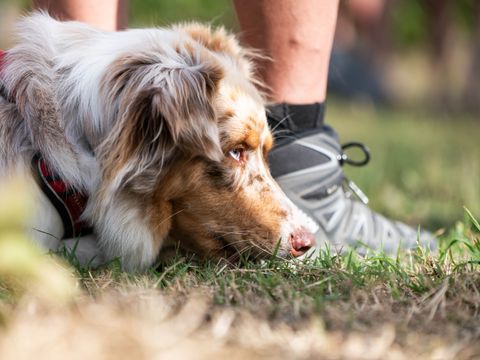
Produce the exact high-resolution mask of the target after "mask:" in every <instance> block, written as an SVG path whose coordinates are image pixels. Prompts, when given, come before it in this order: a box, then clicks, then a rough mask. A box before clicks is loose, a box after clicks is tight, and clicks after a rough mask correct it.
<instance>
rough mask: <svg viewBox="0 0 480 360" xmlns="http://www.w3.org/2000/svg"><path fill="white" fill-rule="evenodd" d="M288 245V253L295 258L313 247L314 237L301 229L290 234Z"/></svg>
mask: <svg viewBox="0 0 480 360" xmlns="http://www.w3.org/2000/svg"><path fill="white" fill-rule="evenodd" d="M290 244H291V245H292V249H291V250H290V253H291V254H292V255H293V256H295V257H297V256H300V255H303V254H305V253H306V252H307V251H308V250H309V249H310V248H311V247H312V246H313V245H315V237H314V236H313V235H312V234H311V233H310V232H309V231H307V229H305V228H303V227H301V228H299V229H296V230H295V231H294V232H292V233H291V234H290Z"/></svg>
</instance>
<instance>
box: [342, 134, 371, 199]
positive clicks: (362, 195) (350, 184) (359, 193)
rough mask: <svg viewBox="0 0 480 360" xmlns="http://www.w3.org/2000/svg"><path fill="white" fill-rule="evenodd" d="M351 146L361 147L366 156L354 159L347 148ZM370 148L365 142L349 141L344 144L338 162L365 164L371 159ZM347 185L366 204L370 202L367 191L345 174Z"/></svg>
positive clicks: (356, 164)
mask: <svg viewBox="0 0 480 360" xmlns="http://www.w3.org/2000/svg"><path fill="white" fill-rule="evenodd" d="M351 148H359V149H360V150H362V152H363V155H364V158H363V159H361V160H353V159H352V158H350V157H349V156H348V154H347V152H346V151H347V150H348V149H351ZM370 158H371V157H370V150H369V149H368V147H366V146H365V145H364V144H362V143H360V142H349V143H346V144H343V145H342V152H341V154H339V155H338V156H337V159H338V162H339V163H340V165H341V166H343V165H344V164H348V165H352V166H357V167H358V166H365V165H367V164H368V163H369V161H370ZM344 184H345V186H346V187H347V188H348V189H349V190H350V191H349V192H348V193H353V194H355V195H356V197H357V198H358V199H359V200H360V201H361V202H362V203H364V204H365V205H366V204H368V201H369V200H368V197H367V195H365V193H364V192H363V191H362V190H361V189H360V188H359V187H358V185H357V184H355V183H354V182H353V181H352V180H350V179H349V178H347V177H346V176H345V178H344Z"/></svg>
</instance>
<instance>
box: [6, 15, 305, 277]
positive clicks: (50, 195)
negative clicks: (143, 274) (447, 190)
mask: <svg viewBox="0 0 480 360" xmlns="http://www.w3.org/2000/svg"><path fill="white" fill-rule="evenodd" d="M16 34H17V35H18V40H17V43H16V45H15V46H14V47H13V48H11V49H10V50H8V51H6V52H4V53H3V55H2V57H1V60H0V94H1V96H0V175H1V176H3V177H12V176H16V177H17V178H18V177H22V178H24V179H27V180H28V181H29V183H30V184H31V186H29V187H30V190H31V192H32V196H33V197H34V199H35V204H36V207H35V211H34V215H33V217H32V219H31V221H30V223H29V226H28V227H29V229H31V230H30V231H31V233H32V237H33V239H34V241H35V243H36V244H38V245H39V246H41V247H42V248H46V249H50V250H54V251H55V250H58V249H59V248H60V247H61V246H65V244H66V246H67V247H70V248H74V249H75V250H76V252H77V254H78V255H79V257H80V258H81V259H83V260H82V261H83V262H88V260H89V259H92V258H95V259H96V260H95V261H96V262H97V263H100V262H101V263H103V262H106V261H110V260H112V259H115V258H119V259H120V260H121V263H122V266H123V267H124V269H126V270H129V271H135V270H140V269H144V268H146V267H148V266H151V265H152V264H153V263H154V262H155V261H156V259H157V258H158V256H159V254H160V252H161V249H162V248H165V247H167V246H177V245H178V246H180V247H181V248H183V249H186V250H187V251H192V252H194V253H196V254H199V255H200V256H204V257H227V258H232V257H234V256H235V255H236V256H238V254H242V253H248V254H249V255H250V256H253V257H264V256H269V255H271V254H273V253H276V254H278V255H279V256H282V257H288V256H290V255H293V256H300V255H302V254H304V253H305V252H306V251H307V250H308V249H309V248H311V247H312V246H313V243H314V239H313V236H312V235H311V231H312V229H311V228H310V229H309V226H310V225H309V224H308V220H307V219H306V218H305V216H304V215H303V214H302V213H301V212H300V210H298V209H297V208H296V207H295V206H294V205H293V204H292V203H291V202H290V200H289V199H288V198H287V197H286V195H285V194H284V193H283V192H282V190H281V189H280V188H279V186H278V185H277V184H276V183H275V181H274V179H273V178H272V177H271V175H270V172H269V170H268V164H267V157H268V152H269V150H270V149H271V147H272V145H273V138H272V133H271V131H270V129H269V127H268V125H267V121H266V114H265V100H264V98H263V96H262V95H261V92H260V91H259V90H258V87H257V86H256V85H257V81H256V80H255V76H254V68H253V66H252V59H253V57H252V56H254V55H253V52H251V51H248V50H246V49H244V48H242V47H241V46H240V45H239V42H238V41H237V39H236V38H235V37H234V36H233V35H231V34H229V33H228V32H226V31H225V30H224V29H221V28H220V29H212V28H210V27H208V26H204V25H201V24H197V23H189V24H181V25H174V26H172V27H169V28H154V29H132V30H126V31H122V32H105V31H101V30H98V29H96V28H93V27H90V26H88V25H86V24H82V23H80V22H73V21H69V22H60V21H57V20H55V19H53V18H51V17H50V16H49V15H47V14H46V13H43V12H36V13H33V14H32V15H30V16H27V17H25V18H23V19H22V20H21V21H19V23H18V26H17V31H16ZM62 209H63V210H62ZM309 230H310V231H309Z"/></svg>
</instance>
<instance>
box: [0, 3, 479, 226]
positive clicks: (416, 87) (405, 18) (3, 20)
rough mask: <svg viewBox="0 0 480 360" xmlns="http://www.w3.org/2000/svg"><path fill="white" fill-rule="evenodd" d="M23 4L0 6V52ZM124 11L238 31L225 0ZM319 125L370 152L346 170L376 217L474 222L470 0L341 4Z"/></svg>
mask: <svg viewBox="0 0 480 360" xmlns="http://www.w3.org/2000/svg"><path fill="white" fill-rule="evenodd" d="M30 6H31V4H30V1H26V0H21V1H20V0H19V1H15V0H0V48H2V49H8V47H9V46H11V45H12V36H11V34H12V32H11V30H12V25H13V23H14V22H15V20H16V19H18V17H19V16H21V15H22V14H25V13H26V12H27V11H28V10H29V9H30ZM129 14H130V17H129V19H130V27H146V26H165V25H168V24H170V23H172V22H178V21H188V20H198V21H205V22H210V23H212V24H214V25H223V26H225V27H227V28H229V29H231V30H232V31H235V32H237V31H238V25H237V23H236V19H235V13H234V11H233V6H232V3H231V1H230V0H176V1H167V0H130V8H129ZM318 21H319V22H321V21H322V20H321V19H320V18H319V20H318ZM326 119H327V122H328V123H330V124H332V125H333V126H334V127H335V129H336V130H337V131H338V132H339V134H340V137H341V139H342V140H343V141H345V142H346V141H349V140H358V141H362V142H365V143H366V144H367V145H368V146H369V147H370V148H371V151H372V155H373V156H372V161H371V164H370V165H369V166H368V167H366V168H361V169H346V171H347V174H348V175H349V176H350V177H351V178H352V179H354V180H355V182H357V184H358V185H359V186H360V187H361V188H363V189H364V191H365V192H366V193H367V195H369V197H370V199H371V203H372V206H373V207H374V208H375V209H376V210H378V211H381V212H383V213H385V214H387V215H389V216H393V217H396V218H399V219H402V220H405V221H407V222H410V223H418V222H420V223H422V224H424V225H426V226H427V227H429V228H430V229H432V230H435V229H438V228H442V227H449V226H451V225H452V224H453V223H454V222H455V221H457V220H460V219H462V218H463V206H466V207H468V208H469V209H470V210H471V211H472V212H473V213H474V215H476V216H477V218H478V217H480V161H479V156H480V144H479V142H480V1H478V0H348V1H341V6H340V13H339V19H338V23H337V30H336V36H335V44H334V51H333V55H332V60H331V65H330V74H329V96H328V112H327V118H326Z"/></svg>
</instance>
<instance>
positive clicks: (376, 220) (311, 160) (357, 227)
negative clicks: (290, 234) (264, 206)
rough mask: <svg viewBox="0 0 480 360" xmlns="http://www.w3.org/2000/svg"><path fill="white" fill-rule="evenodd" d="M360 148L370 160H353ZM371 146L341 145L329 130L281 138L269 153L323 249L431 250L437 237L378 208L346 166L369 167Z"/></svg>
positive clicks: (272, 165) (279, 178)
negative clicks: (352, 149)
mask: <svg viewBox="0 0 480 360" xmlns="http://www.w3.org/2000/svg"><path fill="white" fill-rule="evenodd" d="M349 147H359V148H361V149H362V150H363V151H364V154H365V159H363V160H362V161H359V162H358V161H357V162H355V161H353V160H351V159H349V158H348V156H347V155H346V154H345V151H344V150H346V149H347V148H349ZM369 158H370V155H369V153H368V149H367V148H366V147H365V146H363V145H362V144H360V143H349V144H346V145H344V146H343V147H342V146H340V144H339V142H338V139H337V137H336V135H335V133H334V132H333V131H332V130H331V129H330V128H328V127H327V128H326V130H325V131H323V132H318V130H316V132H315V133H310V134H306V135H303V136H301V137H300V138H297V139H295V140H293V141H291V140H290V141H287V142H286V141H283V142H282V141H280V142H279V143H278V144H277V145H276V146H275V147H274V149H273V150H272V151H271V153H270V156H269V163H270V170H271V173H272V176H273V177H274V178H275V179H276V181H277V182H278V184H279V185H280V187H281V188H282V189H283V191H284V192H285V193H286V195H287V196H288V197H289V198H290V200H291V201H292V202H293V203H294V204H295V205H296V206H297V207H298V208H299V209H300V210H301V211H302V212H303V213H304V214H305V215H306V218H307V220H308V222H309V228H310V229H309V230H310V231H311V232H312V233H313V234H314V235H315V238H316V242H317V247H321V246H322V245H325V244H326V243H328V244H329V245H330V246H331V247H333V248H336V249H341V248H342V247H344V246H345V245H351V246H355V245H360V246H361V247H362V245H363V247H366V248H371V249H377V250H378V249H383V250H384V251H385V252H386V253H389V254H394V253H395V252H396V251H397V250H398V248H399V247H400V248H414V247H416V246H417V245H418V244H420V245H422V246H427V247H429V248H431V249H433V248H434V247H435V239H434V237H433V236H432V235H431V234H430V233H428V232H426V231H421V232H419V231H417V230H416V229H414V228H411V227H409V226H407V225H405V224H403V223H401V222H398V221H392V220H389V219H387V218H385V217H384V216H382V215H380V214H377V213H375V212H374V211H372V210H371V209H370V208H369V207H368V206H367V205H366V204H367V203H368V199H367V197H366V196H365V195H364V194H363V193H362V192H361V190H360V189H359V188H358V187H357V186H356V185H355V184H354V183H353V182H352V181H350V180H348V179H347V178H346V177H345V175H344V172H343V170H342V165H344V164H351V165H357V166H360V165H365V164H366V163H367V162H368V160H369Z"/></svg>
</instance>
